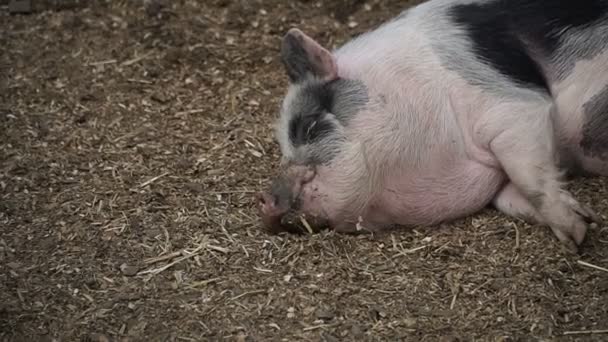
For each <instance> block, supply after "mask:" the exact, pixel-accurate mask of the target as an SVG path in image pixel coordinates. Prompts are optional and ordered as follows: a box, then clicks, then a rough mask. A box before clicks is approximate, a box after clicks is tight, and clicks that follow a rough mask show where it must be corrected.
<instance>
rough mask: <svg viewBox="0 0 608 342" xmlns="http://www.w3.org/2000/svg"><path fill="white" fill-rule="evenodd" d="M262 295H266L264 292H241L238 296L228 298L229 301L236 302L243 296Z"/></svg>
mask: <svg viewBox="0 0 608 342" xmlns="http://www.w3.org/2000/svg"><path fill="white" fill-rule="evenodd" d="M263 293H266V290H255V291H249V292H243V293H241V294H240V295H238V296H235V297H232V298H230V301H235V300H237V299H239V298H243V297H245V296H252V295H256V294H263Z"/></svg>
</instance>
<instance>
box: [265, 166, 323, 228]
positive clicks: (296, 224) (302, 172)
mask: <svg viewBox="0 0 608 342" xmlns="http://www.w3.org/2000/svg"><path fill="white" fill-rule="evenodd" d="M314 177H315V170H314V168H310V167H303V166H297V167H291V168H289V169H288V170H287V172H285V173H284V174H283V176H282V177H279V178H278V179H276V180H275V181H274V182H273V183H272V185H271V187H270V191H265V192H261V193H258V195H257V202H258V210H259V214H260V217H261V219H262V222H263V223H264V225H265V226H266V228H267V229H268V230H270V231H271V232H273V233H280V232H289V233H303V232H305V231H306V230H308V229H306V227H302V218H301V216H302V217H303V215H302V214H303V213H300V212H299V211H300V209H301V208H300V204H301V203H300V202H301V201H300V195H301V193H302V190H303V187H304V186H305V185H306V183H308V182H310V181H312V179H313V178H314ZM316 221H318V219H315V220H314V223H317V222H316Z"/></svg>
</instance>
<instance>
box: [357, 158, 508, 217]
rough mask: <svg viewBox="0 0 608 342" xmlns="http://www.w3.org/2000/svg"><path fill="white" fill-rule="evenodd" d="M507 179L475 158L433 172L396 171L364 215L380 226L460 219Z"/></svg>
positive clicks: (498, 171) (477, 207) (494, 191)
mask: <svg viewBox="0 0 608 342" xmlns="http://www.w3.org/2000/svg"><path fill="white" fill-rule="evenodd" d="M506 180H507V178H506V176H505V174H504V173H503V172H502V171H501V170H499V169H496V168H491V167H488V166H485V165H482V164H480V163H477V162H474V161H462V162H458V163H456V164H455V165H454V164H453V165H450V167H449V168H445V169H443V170H438V171H436V172H432V171H431V172H416V173H404V174H396V175H393V176H390V177H389V179H388V182H387V183H386V186H385V190H384V192H383V193H382V194H381V195H380V198H379V200H378V201H377V202H376V203H375V205H371V206H370V207H369V209H370V210H369V212H368V214H369V215H368V217H367V218H368V219H369V222H370V223H374V224H376V223H377V224H379V225H380V226H383V225H406V226H408V225H432V224H437V223H440V222H444V221H448V220H453V219H457V218H461V217H464V216H467V215H470V214H473V213H475V212H477V211H479V210H481V209H482V208H483V207H485V206H486V205H487V204H488V203H489V202H490V201H491V200H492V198H493V197H494V196H495V195H496V194H497V192H498V191H499V190H500V189H501V187H502V186H503V185H504V184H505V181H506Z"/></svg>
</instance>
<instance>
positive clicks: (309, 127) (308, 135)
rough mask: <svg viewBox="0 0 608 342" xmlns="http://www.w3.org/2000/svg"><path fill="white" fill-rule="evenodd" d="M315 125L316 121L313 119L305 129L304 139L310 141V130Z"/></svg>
mask: <svg viewBox="0 0 608 342" xmlns="http://www.w3.org/2000/svg"><path fill="white" fill-rule="evenodd" d="M316 125H317V121H316V120H315V121H313V122H312V123H311V124H310V125H309V126H308V129H307V130H306V140H307V141H310V138H311V135H310V132H311V131H312V129H313V128H315V126H316Z"/></svg>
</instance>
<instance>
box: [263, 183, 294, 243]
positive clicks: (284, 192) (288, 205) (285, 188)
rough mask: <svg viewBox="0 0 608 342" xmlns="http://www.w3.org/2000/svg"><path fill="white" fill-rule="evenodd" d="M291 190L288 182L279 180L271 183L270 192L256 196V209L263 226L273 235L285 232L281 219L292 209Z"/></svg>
mask: <svg viewBox="0 0 608 342" xmlns="http://www.w3.org/2000/svg"><path fill="white" fill-rule="evenodd" d="M291 191H292V190H291V189H290V186H289V182H287V181H286V180H285V179H284V178H279V179H277V180H275V181H274V182H273V183H272V186H271V187H270V191H268V192H260V193H259V194H258V195H257V201H258V209H259V212H260V217H261V218H262V222H263V223H264V225H265V226H266V227H267V228H268V229H269V230H271V231H272V232H274V233H279V232H281V231H285V230H286V229H285V227H283V224H282V219H283V217H284V216H285V215H286V214H287V213H288V212H289V211H290V210H291V209H292V206H293V205H292V202H293V200H292V198H293V196H292V192H291Z"/></svg>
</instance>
